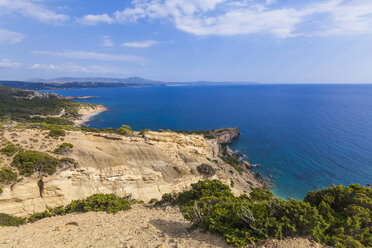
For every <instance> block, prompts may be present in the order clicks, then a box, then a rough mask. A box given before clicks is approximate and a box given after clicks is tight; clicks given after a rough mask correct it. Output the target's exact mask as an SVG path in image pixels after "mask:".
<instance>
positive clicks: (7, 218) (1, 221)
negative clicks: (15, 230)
mask: <svg viewBox="0 0 372 248" xmlns="http://www.w3.org/2000/svg"><path fill="white" fill-rule="evenodd" d="M24 223H25V219H24V218H21V217H15V216H11V215H8V214H2V213H0V226H19V225H22V224H24Z"/></svg>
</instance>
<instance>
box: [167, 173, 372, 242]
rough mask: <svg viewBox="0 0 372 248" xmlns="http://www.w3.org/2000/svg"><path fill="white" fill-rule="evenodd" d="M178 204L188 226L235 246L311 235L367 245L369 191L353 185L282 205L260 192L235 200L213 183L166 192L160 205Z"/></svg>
mask: <svg viewBox="0 0 372 248" xmlns="http://www.w3.org/2000/svg"><path fill="white" fill-rule="evenodd" d="M166 202H169V203H171V204H176V205H178V206H180V208H181V211H182V213H183V215H184V217H185V218H186V219H188V220H190V221H191V222H192V223H193V227H200V228H202V229H203V230H206V231H210V232H212V233H217V234H219V235H221V236H222V237H223V238H224V239H225V240H226V242H227V243H229V244H232V245H234V246H238V247H241V246H249V245H251V244H252V243H254V242H259V241H262V240H266V239H268V238H279V239H281V238H285V237H294V236H303V237H312V238H313V239H315V240H316V241H318V242H321V243H324V244H327V245H332V246H335V247H372V228H371V227H372V222H371V219H372V214H371V212H372V189H368V188H367V187H362V186H360V185H355V184H352V185H350V186H349V187H343V186H333V187H331V188H327V189H323V190H320V191H317V192H309V193H308V194H307V196H306V197H305V199H304V200H300V201H297V200H294V199H291V200H290V201H284V200H282V199H278V198H275V197H274V196H273V194H272V193H271V192H269V191H266V190H264V189H257V188H254V189H253V191H252V193H251V194H250V197H248V196H247V195H242V196H240V197H235V196H234V195H233V194H232V193H231V190H230V188H229V187H228V186H226V185H224V184H222V183H221V182H219V181H217V180H213V181H209V180H206V181H201V182H198V183H196V184H193V185H192V188H191V190H189V191H186V192H183V193H180V194H166V195H164V196H163V198H162V201H161V203H162V204H164V203H166Z"/></svg>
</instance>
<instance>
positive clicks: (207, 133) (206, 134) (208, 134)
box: [173, 130, 216, 139]
mask: <svg viewBox="0 0 372 248" xmlns="http://www.w3.org/2000/svg"><path fill="white" fill-rule="evenodd" d="M173 132H175V133H182V134H198V135H203V136H204V138H206V139H215V138H216V137H215V136H214V135H213V132H212V131H209V130H206V131H185V130H173Z"/></svg>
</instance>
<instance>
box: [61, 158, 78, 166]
mask: <svg viewBox="0 0 372 248" xmlns="http://www.w3.org/2000/svg"><path fill="white" fill-rule="evenodd" d="M59 162H60V163H61V164H62V165H63V164H68V165H73V166H74V167H77V166H78V162H76V160H75V159H73V158H61V159H60V160H59Z"/></svg>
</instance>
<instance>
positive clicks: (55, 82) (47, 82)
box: [0, 77, 256, 90]
mask: <svg viewBox="0 0 372 248" xmlns="http://www.w3.org/2000/svg"><path fill="white" fill-rule="evenodd" d="M0 84H2V85H4V86H8V87H15V88H20V89H28V90H58V89H83V88H116V87H137V86H142V87H151V86H202V85H227V84H235V85H238V84H256V83H252V82H211V81H195V82H164V81H156V80H150V79H144V78H141V77H129V78H105V77H86V78H75V77H60V78H54V79H41V78H33V79H28V80H25V81H12V80H9V81H8V80H3V81H0Z"/></svg>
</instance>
